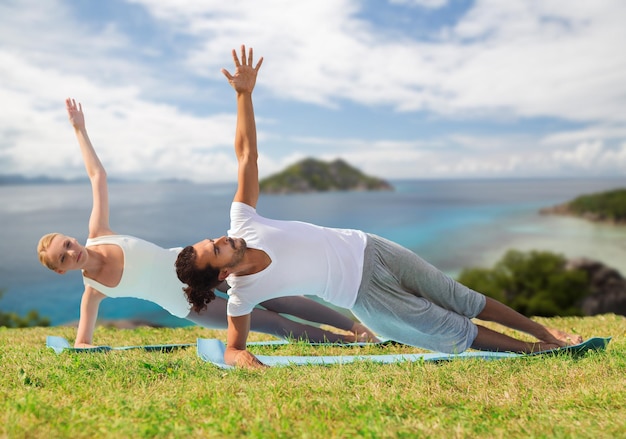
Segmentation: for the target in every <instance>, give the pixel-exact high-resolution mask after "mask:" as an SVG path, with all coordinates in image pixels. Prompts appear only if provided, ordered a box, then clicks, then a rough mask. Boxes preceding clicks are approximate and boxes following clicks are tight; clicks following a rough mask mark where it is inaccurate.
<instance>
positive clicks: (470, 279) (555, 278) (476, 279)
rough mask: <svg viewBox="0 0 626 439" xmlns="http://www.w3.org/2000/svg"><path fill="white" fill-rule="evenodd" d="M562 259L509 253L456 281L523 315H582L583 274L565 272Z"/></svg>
mask: <svg viewBox="0 0 626 439" xmlns="http://www.w3.org/2000/svg"><path fill="white" fill-rule="evenodd" d="M566 263H567V260H566V259H565V257H564V256H562V255H558V254H555V253H551V252H546V251H531V252H528V253H523V252H520V251H518V250H509V251H508V252H507V253H506V254H505V255H504V257H503V258H502V259H501V260H500V261H498V262H497V263H496V264H495V266H494V267H493V268H492V269H486V268H469V269H465V270H463V271H462V272H461V274H460V275H459V277H458V281H459V282H461V283H462V284H464V285H467V286H468V287H470V288H472V289H474V290H476V291H480V292H481V293H483V294H485V295H486V296H489V297H493V298H494V299H496V300H499V301H500V302H502V303H505V304H506V305H508V306H510V307H511V308H513V309H515V310H516V311H518V312H520V313H521V314H524V315H526V316H544V317H550V316H576V315H582V309H581V308H580V304H581V301H582V299H583V298H584V297H586V296H587V295H588V294H590V288H589V282H588V276H587V273H586V272H585V271H583V270H568V269H566Z"/></svg>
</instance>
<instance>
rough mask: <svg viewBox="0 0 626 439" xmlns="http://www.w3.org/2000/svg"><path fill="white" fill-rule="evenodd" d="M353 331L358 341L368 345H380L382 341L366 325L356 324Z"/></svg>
mask: <svg viewBox="0 0 626 439" xmlns="http://www.w3.org/2000/svg"><path fill="white" fill-rule="evenodd" d="M351 331H352V332H353V333H354V335H355V336H356V341H359V342H367V343H378V342H379V341H380V340H379V339H378V337H376V336H375V335H374V333H373V332H372V331H370V330H369V329H368V328H367V327H366V326H365V325H363V324H362V323H359V322H355V323H354V325H352V329H351Z"/></svg>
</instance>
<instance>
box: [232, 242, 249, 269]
mask: <svg viewBox="0 0 626 439" xmlns="http://www.w3.org/2000/svg"><path fill="white" fill-rule="evenodd" d="M228 240H229V242H230V246H231V247H232V248H233V250H234V251H235V253H233V257H232V259H231V262H230V264H228V265H227V267H229V268H230V267H234V266H235V265H237V264H238V263H240V262H241V260H242V259H243V256H244V255H245V254H246V249H247V248H248V245H247V244H246V241H245V240H244V239H243V238H230V237H229V238H228ZM237 244H239V245H237Z"/></svg>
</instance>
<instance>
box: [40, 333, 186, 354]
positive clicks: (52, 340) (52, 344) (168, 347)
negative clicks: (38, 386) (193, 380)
mask: <svg viewBox="0 0 626 439" xmlns="http://www.w3.org/2000/svg"><path fill="white" fill-rule="evenodd" d="M195 345H196V344H195V343H182V344H155V345H143V346H141V345H138V346H117V347H113V346H95V347H93V348H75V347H72V345H70V343H69V342H68V341H67V340H66V339H65V338H63V337H57V336H55V335H48V336H47V337H46V346H47V347H49V348H52V349H54V352H56V353H57V354H60V353H61V352H63V351H65V350H67V351H70V352H109V351H127V350H130V349H143V350H144V351H149V352H150V351H158V352H171V351H173V350H176V349H181V348H187V347H190V346H195Z"/></svg>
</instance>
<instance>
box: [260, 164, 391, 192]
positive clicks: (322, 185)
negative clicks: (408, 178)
mask: <svg viewBox="0 0 626 439" xmlns="http://www.w3.org/2000/svg"><path fill="white" fill-rule="evenodd" d="M259 185H260V188H261V192H262V193H270V194H288V193H306V192H328V191H390V190H393V186H391V184H389V183H388V182H386V181H385V180H382V179H380V178H376V177H371V176H367V175H365V174H363V173H362V172H361V171H359V170H358V169H356V168H354V167H352V166H350V165H348V164H347V163H346V162H345V161H343V160H341V159H337V160H334V161H332V162H323V161H321V160H316V159H313V158H307V159H304V160H302V161H300V162H298V163H296V164H294V165H291V166H289V167H288V168H287V169H285V170H284V171H282V172H280V173H278V174H274V175H271V176H269V177H267V178H264V179H262V180H261V181H260V182H259Z"/></svg>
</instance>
